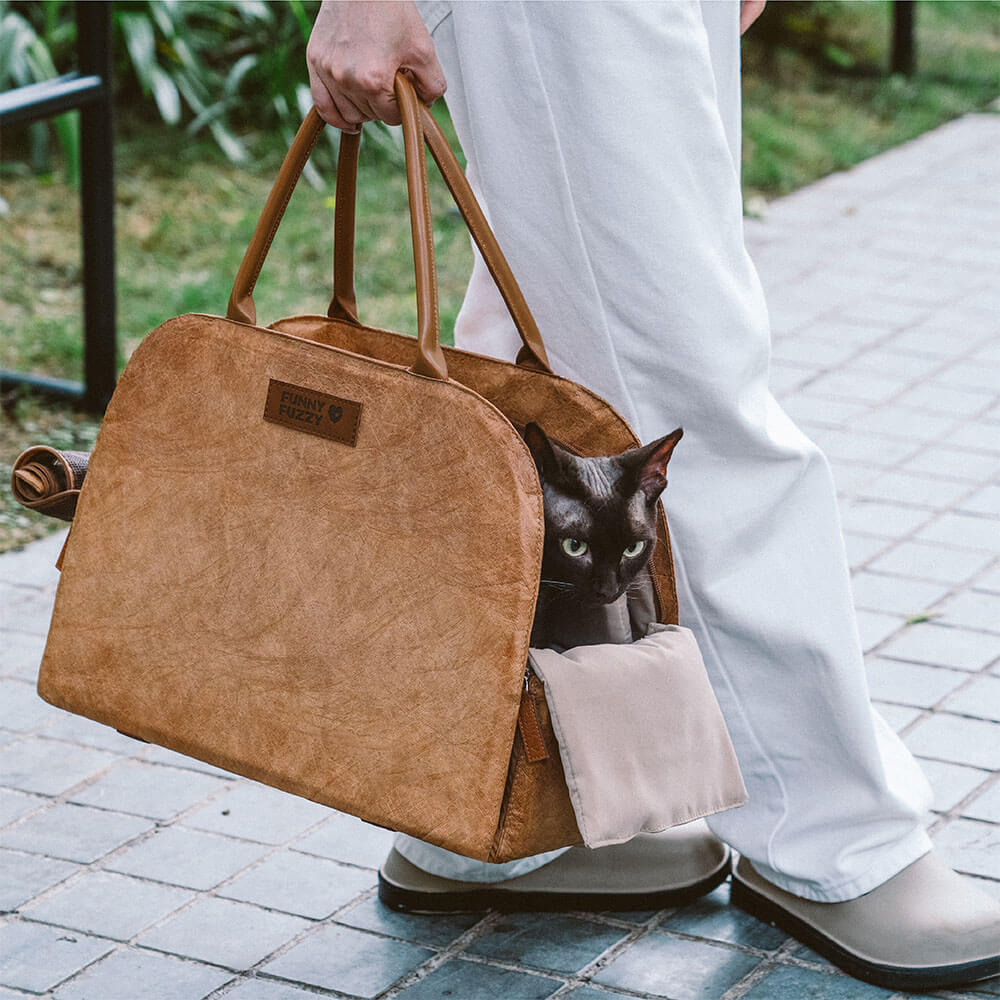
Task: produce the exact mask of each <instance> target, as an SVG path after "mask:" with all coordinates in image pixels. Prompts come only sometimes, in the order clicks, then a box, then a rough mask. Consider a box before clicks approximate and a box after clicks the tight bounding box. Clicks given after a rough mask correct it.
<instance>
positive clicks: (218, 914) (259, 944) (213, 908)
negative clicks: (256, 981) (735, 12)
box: [137, 896, 310, 970]
mask: <svg viewBox="0 0 1000 1000" xmlns="http://www.w3.org/2000/svg"><path fill="white" fill-rule="evenodd" d="M309 926H310V924H309V922H308V921H307V920H301V919H299V918H298V917H292V916H288V915H286V914H284V913H271V912H269V911H268V910H262V909H260V908H259V907H257V906H249V905H247V904H246V903H236V902H233V901H231V900H228V899H216V898H213V897H211V896H209V897H205V898H202V899H199V900H198V901H197V902H195V903H193V904H192V905H191V906H189V907H187V908H186V909H184V910H182V911H181V912H180V913H178V914H177V915H176V916H174V917H170V918H169V919H168V920H166V921H165V922H164V923H162V924H160V926H159V927H155V928H153V930H151V931H147V932H146V933H145V934H143V935H142V936H141V937H140V938H139V939H138V941H137V943H138V944H140V945H142V946H143V947H145V948H156V949H157V950H158V951H166V952H170V953H171V954H173V955H182V956H184V957H186V958H194V959H198V960H200V961H202V962H211V963H213V964H215V965H223V966H225V967H226V968H229V969H236V970H242V969H249V968H250V967H251V966H253V965H256V964H257V963H258V962H262V961H263V960H264V959H265V958H267V956H268V955H270V954H272V953H273V952H275V951H277V950H278V949H279V948H280V947H281V946H282V945H284V944H287V943H288V942H289V941H291V940H292V938H294V937H296V936H297V935H298V934H301V933H302V931H304V930H305V929H306V928H307V927H309Z"/></svg>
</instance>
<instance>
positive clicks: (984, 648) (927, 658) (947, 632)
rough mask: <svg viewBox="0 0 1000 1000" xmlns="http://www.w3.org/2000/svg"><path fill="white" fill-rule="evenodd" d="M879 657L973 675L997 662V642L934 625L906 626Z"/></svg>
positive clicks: (992, 637)
mask: <svg viewBox="0 0 1000 1000" xmlns="http://www.w3.org/2000/svg"><path fill="white" fill-rule="evenodd" d="M879 656H888V657H891V658H893V659H900V660H910V661H912V662H916V663H927V664H930V665H932V666H941V667H953V668H954V669H956V670H967V671H969V672H972V673H976V672H978V671H980V670H982V668H983V667H985V666H986V665H987V664H988V663H992V662H993V661H994V660H996V659H997V658H1000V638H998V637H997V636H995V635H987V634H984V633H982V632H970V631H967V630H965V629H961V628H949V627H947V626H942V625H938V624H936V623H924V622H921V623H918V624H916V625H908V626H907V627H906V629H905V630H904V631H903V632H901V633H900V634H899V635H898V636H896V637H895V638H894V639H892V640H891V641H890V642H889V643H887V644H886V645H885V646H883V647H882V648H881V649H880V650H879Z"/></svg>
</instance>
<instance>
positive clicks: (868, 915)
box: [732, 853, 1000, 990]
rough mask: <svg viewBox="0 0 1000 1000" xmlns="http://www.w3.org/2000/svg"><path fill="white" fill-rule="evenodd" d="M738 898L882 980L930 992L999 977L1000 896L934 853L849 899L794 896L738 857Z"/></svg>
mask: <svg viewBox="0 0 1000 1000" xmlns="http://www.w3.org/2000/svg"><path fill="white" fill-rule="evenodd" d="M732 901H733V903H735V904H736V905H737V906H739V907H740V908H741V909H743V910H746V911H747V912H748V913H751V914H753V915H754V916H755V917H758V918H759V919H761V920H765V921H767V922H768V923H771V924H775V925H776V926H777V927H780V928H781V929H782V930H783V931H786V932H787V933H789V934H791V935H792V936H793V937H795V938H797V939H798V940H799V941H801V942H802V943H803V944H806V945H808V946H809V947H810V948H812V949H813V950H814V951H816V952H818V953H819V954H820V955H822V956H823V957H824V958H827V959H829V960H830V961H831V962H833V963H834V964H835V965H838V966H840V968H842V969H843V970H844V971H845V972H847V973H849V974H850V975H852V976H855V977H856V978H857V979H863V980H865V981H866V982H869V983H874V984H875V985H876V986H885V987H887V988H888V989H892V990H900V989H906V990H913V989H921V990H926V989H934V988H937V987H941V986H957V985H959V984H961V983H972V982H976V981H978V980H980V979H989V978H990V977H991V976H997V975H1000V902H997V901H996V900H995V899H993V898H992V897H990V896H988V895H987V894H986V893H984V892H982V891H981V890H980V889H978V888H977V887H976V886H975V885H973V883H972V882H971V881H970V880H969V879H966V878H963V877H962V876H961V875H958V874H957V873H955V872H953V871H952V870H951V869H950V868H948V867H947V866H946V865H944V864H943V863H942V862H941V861H939V860H938V859H937V857H936V856H935V855H934V854H933V853H929V854H925V855H924V856H923V857H922V858H920V859H919V860H918V861H915V862H914V863H913V864H912V865H910V866H909V867H908V868H904V869H903V870H902V871H901V872H900V873H899V874H898V875H895V876H893V877H892V878H891V879H889V881H888V882H885V883H884V884H883V885H880V886H878V887H877V888H876V889H873V890H872V891H871V892H868V893H866V894H865V895H864V896H859V897H858V898H857V899H850V900H847V901H846V902H843V903H816V902H812V901H811V900H808V899H802V898H800V897H799V896H793V895H792V894H791V893H789V892H785V891H784V890H782V889H779V888H777V886H774V885H772V884H771V883H770V882H768V881H766V880H765V879H763V878H762V877H761V876H760V875H759V874H758V873H757V872H756V871H755V870H754V869H753V867H752V866H751V864H750V862H749V861H747V859H746V858H740V860H739V864H737V866H736V871H735V872H734V873H733V888H732Z"/></svg>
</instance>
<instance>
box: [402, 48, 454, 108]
mask: <svg viewBox="0 0 1000 1000" xmlns="http://www.w3.org/2000/svg"><path fill="white" fill-rule="evenodd" d="M403 72H404V73H405V74H406V76H407V77H408V78H409V80H410V82H411V83H412V84H413V88H414V90H416V92H417V97H419V98H420V100H422V101H423V102H424V104H433V103H434V102H435V101H436V100H437V99H438V98H439V97H443V96H444V92H445V91H446V90H447V89H448V82H447V81H446V80H445V78H444V70H443V69H442V68H441V64H440V63H439V62H438V61H437V56H435V55H434V53H433V52H432V53H431V58H430V60H429V61H428V62H427V63H425V64H423V65H418V66H411V65H407V66H404V67H403Z"/></svg>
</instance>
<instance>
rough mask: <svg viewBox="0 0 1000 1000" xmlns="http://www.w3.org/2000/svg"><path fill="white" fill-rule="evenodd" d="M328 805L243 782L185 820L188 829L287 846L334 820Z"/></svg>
mask: <svg viewBox="0 0 1000 1000" xmlns="http://www.w3.org/2000/svg"><path fill="white" fill-rule="evenodd" d="M331 813H332V810H331V809H330V808H329V807H328V806H323V805H320V804H319V803H318V802H311V801H309V799H304V798H301V797H300V796H298V795H289V794H288V792H282V791H279V790H278V789H276V788H269V787H268V786H267V785H261V784H258V783H257V782H251V781H241V782H239V783H238V784H236V785H233V786H231V787H230V788H229V790H228V791H226V792H225V793H223V794H222V795H220V796H219V797H218V798H215V799H213V800H212V801H211V802H209V803H208V804H207V805H205V806H203V807H202V808H201V809H198V810H196V811H195V812H193V813H191V814H190V815H189V816H185V817H184V819H183V820H182V822H183V825H184V826H189V827H194V828H195V829H199V830H210V831H212V832H213V833H225V834H228V835H229V836H231V837H241V838H243V839H245V840H256V841H260V842H261V843H264V844H283V843H285V842H286V841H288V840H290V839H291V838H292V837H295V836H297V835H298V834H300V833H303V832H304V831H305V830H308V829H309V828H310V827H312V826H315V825H316V824H317V823H319V822H320V821H321V820H324V819H327V818H329V817H330V815H331Z"/></svg>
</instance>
